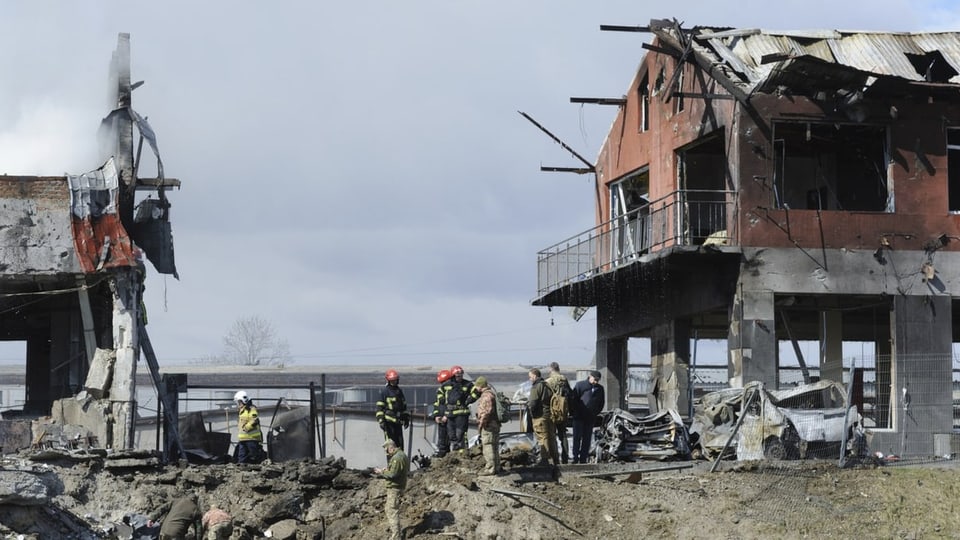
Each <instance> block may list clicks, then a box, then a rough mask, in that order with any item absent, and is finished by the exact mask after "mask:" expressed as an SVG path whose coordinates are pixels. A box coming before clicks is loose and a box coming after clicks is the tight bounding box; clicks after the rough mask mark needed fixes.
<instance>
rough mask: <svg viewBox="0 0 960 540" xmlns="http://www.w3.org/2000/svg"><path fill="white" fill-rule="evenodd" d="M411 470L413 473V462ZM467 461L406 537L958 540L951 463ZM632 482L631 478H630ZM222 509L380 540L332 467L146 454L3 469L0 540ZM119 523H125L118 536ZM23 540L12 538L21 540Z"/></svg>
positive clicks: (457, 465) (251, 533)
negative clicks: (186, 506)
mask: <svg viewBox="0 0 960 540" xmlns="http://www.w3.org/2000/svg"><path fill="white" fill-rule="evenodd" d="M418 461H419V460H418ZM527 461H528V456H526V455H525V454H522V453H520V454H516V455H511V456H506V459H505V460H504V464H505V468H506V469H507V474H504V475H501V476H490V477H480V476H478V475H477V473H478V472H479V471H480V469H481V468H482V466H483V463H482V462H483V459H482V457H480V456H478V455H475V453H474V455H469V454H468V455H449V456H447V457H444V458H442V459H434V460H430V463H429V466H427V467H422V468H418V466H417V465H416V464H414V465H413V471H412V473H411V477H410V482H409V486H408V490H407V493H406V497H405V500H404V503H403V505H402V510H403V516H402V523H403V526H404V528H405V537H406V538H421V539H441V538H443V539H449V538H463V539H512V538H527V539H541V538H542V539H547V538H550V539H556V538H597V539H599V538H636V537H637V536H638V535H645V536H653V537H658V538H660V537H663V538H695V537H703V536H705V535H709V536H711V537H715V538H769V537H779V538H782V537H787V538H814V537H854V536H857V537H859V536H863V535H866V536H868V537H897V538H920V537H949V536H950V535H951V534H953V533H954V532H955V531H957V530H960V513H958V512H955V511H954V508H953V506H954V503H953V502H952V501H954V500H956V499H957V498H958V496H960V472H958V470H957V469H956V468H955V466H954V465H953V462H952V461H946V462H941V463H936V464H930V463H927V464H917V465H911V466H897V467H889V466H888V467H870V468H862V469H856V470H849V469H847V470H841V469H838V468H836V466H835V465H833V464H832V463H825V462H809V461H805V462H792V463H787V462H781V463H776V464H765V463H751V464H737V463H735V462H724V463H723V464H722V465H723V466H722V467H721V469H722V470H725V472H714V473H711V472H709V470H708V469H709V464H707V463H705V462H700V463H692V462H672V463H651V462H645V463H621V464H604V465H570V466H563V467H561V469H560V470H559V471H558V472H557V471H554V470H553V469H552V468H549V467H543V468H538V467H530V466H527V465H526V462H527ZM641 469H643V470H641ZM188 493H197V494H198V496H199V500H200V505H201V507H202V508H203V509H206V508H207V507H209V506H210V505H212V504H216V505H217V506H219V507H221V508H224V509H226V510H227V511H228V512H230V513H231V514H232V516H233V518H234V524H235V529H234V534H233V537H232V538H233V539H234V540H240V539H249V538H264V537H266V536H267V535H268V534H269V535H270V537H272V538H288V539H293V538H296V539H313V538H337V539H346V540H356V539H380V538H384V537H385V530H386V529H385V527H386V524H385V522H384V520H383V515H382V509H383V502H384V497H385V493H384V484H383V481H382V480H381V479H379V478H376V477H375V476H374V475H372V474H371V472H370V471H368V470H353V469H348V468H346V463H345V462H344V461H343V460H342V459H334V458H328V459H323V460H319V461H315V462H310V461H301V462H287V463H264V464H261V465H243V466H240V465H233V464H226V465H203V466H198V465H186V464H184V465H179V466H177V465H167V466H164V465H160V464H159V461H158V460H157V457H156V456H154V455H151V454H144V453H136V454H127V455H122V456H121V455H110V456H106V455H85V454H82V453H77V452H72V453H66V452H64V453H50V452H48V453H45V454H43V455H20V456H16V457H10V456H8V457H7V458H6V459H5V460H4V461H3V462H2V468H0V537H2V538H25V539H50V538H79V539H88V538H89V539H94V538H130V537H131V536H132V534H133V533H132V531H133V528H134V527H135V526H137V525H138V524H141V523H146V520H147V519H153V520H159V519H160V518H161V517H162V516H163V515H164V514H165V513H166V511H167V510H168V509H169V507H170V505H171V503H172V502H173V501H174V500H175V499H177V498H178V497H181V496H183V495H184V494H188ZM125 522H126V523H125ZM21 535H22V536H21Z"/></svg>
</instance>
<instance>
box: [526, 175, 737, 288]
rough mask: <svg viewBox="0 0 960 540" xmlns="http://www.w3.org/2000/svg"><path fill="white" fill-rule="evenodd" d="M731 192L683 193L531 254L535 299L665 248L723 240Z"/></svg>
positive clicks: (688, 191) (668, 196)
mask: <svg viewBox="0 0 960 540" xmlns="http://www.w3.org/2000/svg"><path fill="white" fill-rule="evenodd" d="M734 193H735V192H732V191H706V190H685V191H675V192H673V193H671V194H669V195H667V196H666V197H663V198H661V199H657V200H656V201H653V202H650V203H648V204H647V205H645V206H642V207H640V208H637V209H635V210H633V211H631V212H629V213H627V214H624V215H622V216H618V217H616V218H615V219H612V220H610V221H608V222H606V223H603V224H600V225H598V226H596V227H594V228H592V229H588V230H586V231H584V232H582V233H580V234H577V235H575V236H572V237H570V238H568V239H566V240H564V241H563V242H560V243H558V244H554V245H553V246H550V247H548V248H546V249H544V250H542V251H540V252H539V253H537V294H538V297H542V296H544V295H546V294H548V293H550V292H552V291H555V290H557V289H559V288H560V287H563V286H564V285H567V284H569V283H573V282H576V281H581V280H586V279H590V278H592V277H594V276H596V275H599V274H603V273H606V272H610V271H613V270H615V269H616V268H618V267H620V266H622V265H625V264H629V263H630V262H633V261H635V260H636V259H638V258H639V257H640V256H641V255H643V254H645V253H649V252H652V251H657V250H659V249H663V248H666V247H671V246H691V245H700V244H703V243H704V242H705V241H706V240H707V239H710V238H714V239H717V240H724V241H725V242H724V244H726V241H728V239H727V230H728V225H727V220H728V218H729V216H730V215H731V214H732V212H730V211H729V209H730V208H732V205H733V203H734V201H735V197H734V196H733V195H734Z"/></svg>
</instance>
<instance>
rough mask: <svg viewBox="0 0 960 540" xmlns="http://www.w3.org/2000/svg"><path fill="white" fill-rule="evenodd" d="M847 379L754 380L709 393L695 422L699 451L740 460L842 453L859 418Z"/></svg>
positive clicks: (692, 430)
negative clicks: (780, 386)
mask: <svg viewBox="0 0 960 540" xmlns="http://www.w3.org/2000/svg"><path fill="white" fill-rule="evenodd" d="M860 418H861V417H860V415H859V414H858V413H857V411H856V408H851V407H850V406H849V405H848V403H847V395H846V391H845V389H844V387H843V385H842V384H840V383H838V382H834V381H829V380H822V381H818V382H815V383H810V384H804V385H800V386H797V387H796V388H790V389H786V390H768V389H767V388H766V387H765V386H764V385H763V383H760V382H754V383H750V384H748V385H746V386H745V387H743V388H729V389H724V390H719V391H716V392H710V393H708V394H705V395H704V396H703V397H702V398H700V400H698V402H696V403H694V418H693V422H692V423H691V425H690V434H691V440H692V441H693V447H694V455H695V456H699V457H705V458H708V459H712V458H714V457H716V456H717V455H719V454H721V453H723V456H722V457H723V458H729V457H733V456H734V455H736V458H737V459H738V460H755V459H804V458H810V457H828V456H829V457H838V456H839V455H840V454H839V452H840V448H841V444H842V443H843V441H850V440H851V437H850V435H851V433H852V431H853V428H854V427H855V426H856V425H857V424H858V423H859V422H860Z"/></svg>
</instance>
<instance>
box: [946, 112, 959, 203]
mask: <svg viewBox="0 0 960 540" xmlns="http://www.w3.org/2000/svg"><path fill="white" fill-rule="evenodd" d="M947 200H948V201H949V204H950V211H951V212H960V129H958V128H948V129H947Z"/></svg>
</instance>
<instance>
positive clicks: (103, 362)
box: [0, 34, 180, 449]
mask: <svg viewBox="0 0 960 540" xmlns="http://www.w3.org/2000/svg"><path fill="white" fill-rule="evenodd" d="M106 72H108V74H109V79H108V82H109V86H108V91H109V92H110V93H111V94H112V96H111V98H110V103H112V104H113V110H111V111H109V114H107V116H106V117H105V118H104V119H103V121H102V122H101V125H100V127H99V130H97V126H91V137H93V136H97V137H98V143H99V147H100V154H101V155H100V156H99V160H98V161H92V160H93V159H96V156H91V169H94V170H92V171H91V172H87V173H83V174H77V175H66V176H8V175H4V176H2V177H0V205H2V209H3V211H2V213H0V303H2V310H0V339H2V340H4V341H20V342H24V343H25V351H26V357H25V358H24V366H25V403H24V405H23V409H22V410H21V411H6V412H5V413H4V418H5V423H7V422H16V421H23V420H22V419H24V418H26V419H29V418H36V417H39V416H46V415H52V416H53V417H54V418H55V419H59V420H60V423H61V424H79V425H83V426H84V427H86V428H87V430H88V432H87V433H78V435H81V436H83V437H90V438H92V439H93V438H95V439H96V441H95V442H96V444H97V445H98V446H101V447H109V448H129V447H131V446H132V437H133V424H134V419H135V416H136V395H135V377H136V371H137V362H138V359H139V358H140V353H141V347H142V346H143V345H144V343H145V340H146V334H145V326H144V325H145V321H144V318H145V314H144V309H143V305H142V302H143V290H144V279H145V275H146V268H145V264H144V255H145V256H146V258H147V259H148V260H149V261H150V262H151V263H152V264H153V266H154V268H155V269H156V270H157V271H158V272H160V273H162V274H171V275H174V276H177V271H176V267H175V264H174V257H173V242H172V234H171V226H170V221H169V215H170V202H169V200H168V199H167V197H166V192H167V191H168V190H169V189H171V188H179V185H180V183H179V181H178V180H176V179H171V178H165V177H164V174H163V164H162V162H161V160H160V156H159V152H158V148H157V140H156V137H155V135H154V132H153V130H152V129H151V128H150V125H149V124H148V122H147V121H146V119H145V118H144V117H142V116H141V115H139V114H138V113H137V112H136V111H135V110H134V108H133V100H132V96H133V91H134V90H135V89H136V88H138V87H139V86H140V85H142V84H143V81H140V82H132V80H131V74H130V37H129V35H128V34H120V35H119V39H118V45H117V49H116V51H115V52H114V54H113V58H112V60H111V62H110V65H109V70H105V73H106ZM144 143H146V145H147V147H148V149H147V154H150V153H151V152H152V154H153V155H154V156H155V157H156V171H157V176H156V177H153V178H142V177H140V176H139V174H138V170H139V168H140V165H141V157H142V156H143V150H144V148H143V147H144ZM50 151H51V152H55V149H50ZM146 343H147V344H148V345H149V342H146ZM154 363H155V359H154ZM91 367H93V369H91ZM78 395H79V396H81V397H85V399H75V398H74V396H78ZM65 398H69V399H65ZM11 418H12V419H11ZM8 419H9V420H8ZM17 419H21V420H17ZM11 446H12V447H14V449H15V448H16V446H17V444H15V443H12V442H11V444H8V448H9V447H11Z"/></svg>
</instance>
